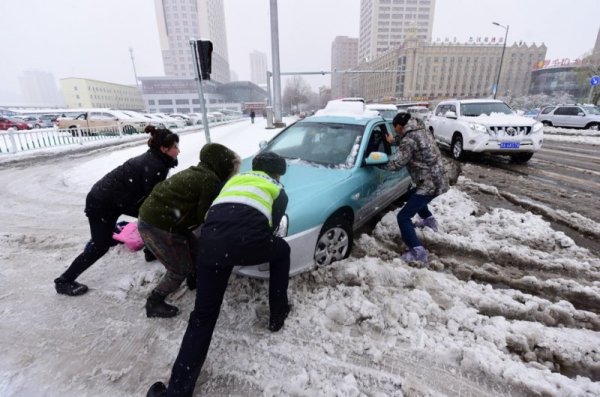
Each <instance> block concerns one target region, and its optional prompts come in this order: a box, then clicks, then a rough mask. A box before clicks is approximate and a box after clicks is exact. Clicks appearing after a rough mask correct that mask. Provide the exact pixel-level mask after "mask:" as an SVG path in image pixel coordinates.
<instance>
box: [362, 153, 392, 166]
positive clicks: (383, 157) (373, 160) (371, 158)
mask: <svg viewBox="0 0 600 397" xmlns="http://www.w3.org/2000/svg"><path fill="white" fill-rule="evenodd" d="M388 161H390V159H389V157H388V155H387V154H385V153H383V152H371V153H369V155H368V156H367V158H366V159H365V165H382V164H386V163H387V162H388Z"/></svg>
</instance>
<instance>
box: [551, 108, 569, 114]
mask: <svg viewBox="0 0 600 397" xmlns="http://www.w3.org/2000/svg"><path fill="white" fill-rule="evenodd" d="M554 114H555V115H557V116H564V115H568V114H569V108H567V107H560V108H558V109H556V110H555V111H554Z"/></svg>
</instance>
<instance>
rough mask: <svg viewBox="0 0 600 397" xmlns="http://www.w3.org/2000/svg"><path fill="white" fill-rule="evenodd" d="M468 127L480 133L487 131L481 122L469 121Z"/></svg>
mask: <svg viewBox="0 0 600 397" xmlns="http://www.w3.org/2000/svg"><path fill="white" fill-rule="evenodd" d="M469 128H471V129H472V130H473V131H475V132H481V133H485V132H487V127H486V126H485V125H483V124H478V123H469Z"/></svg>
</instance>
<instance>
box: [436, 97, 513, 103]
mask: <svg viewBox="0 0 600 397" xmlns="http://www.w3.org/2000/svg"><path fill="white" fill-rule="evenodd" d="M449 102H459V103H461V104H462V103H503V101H501V100H499V99H488V98H481V99H447V100H445V101H441V102H440V103H439V104H438V105H441V104H444V103H449Z"/></svg>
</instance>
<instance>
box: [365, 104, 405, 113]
mask: <svg viewBox="0 0 600 397" xmlns="http://www.w3.org/2000/svg"><path fill="white" fill-rule="evenodd" d="M367 109H373V110H375V109H377V110H395V111H398V108H397V107H396V105H392V104H389V103H368V104H367Z"/></svg>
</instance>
